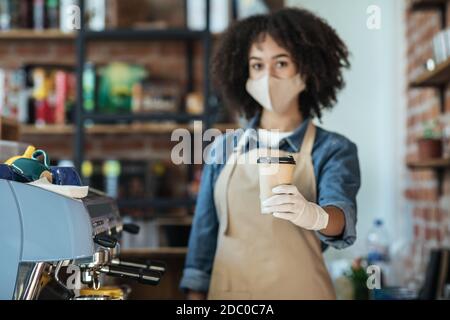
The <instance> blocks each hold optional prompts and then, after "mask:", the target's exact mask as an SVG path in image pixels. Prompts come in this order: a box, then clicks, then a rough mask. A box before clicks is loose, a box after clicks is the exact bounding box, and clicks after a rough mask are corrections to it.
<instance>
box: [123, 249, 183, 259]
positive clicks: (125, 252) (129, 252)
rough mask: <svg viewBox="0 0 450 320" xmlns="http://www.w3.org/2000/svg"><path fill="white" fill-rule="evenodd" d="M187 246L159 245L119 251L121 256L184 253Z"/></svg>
mask: <svg viewBox="0 0 450 320" xmlns="http://www.w3.org/2000/svg"><path fill="white" fill-rule="evenodd" d="M187 250H188V248H186V247H159V248H135V249H123V250H121V251H120V255H121V256H127V257H129V256H149V255H185V254H186V253H187Z"/></svg>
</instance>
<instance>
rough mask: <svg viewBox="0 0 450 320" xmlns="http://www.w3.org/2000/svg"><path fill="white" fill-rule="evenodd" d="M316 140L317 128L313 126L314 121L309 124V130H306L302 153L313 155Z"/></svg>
mask: <svg viewBox="0 0 450 320" xmlns="http://www.w3.org/2000/svg"><path fill="white" fill-rule="evenodd" d="M315 140H316V126H315V125H314V124H313V122H312V121H310V122H309V124H308V128H307V129H306V133H305V136H304V138H303V142H302V146H301V148H300V153H302V154H306V155H311V153H312V149H313V147H314V141H315Z"/></svg>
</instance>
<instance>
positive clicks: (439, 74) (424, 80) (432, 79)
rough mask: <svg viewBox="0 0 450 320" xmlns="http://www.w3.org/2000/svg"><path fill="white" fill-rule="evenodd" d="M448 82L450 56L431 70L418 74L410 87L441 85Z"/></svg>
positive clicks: (449, 80) (449, 77)
mask: <svg viewBox="0 0 450 320" xmlns="http://www.w3.org/2000/svg"><path fill="white" fill-rule="evenodd" d="M449 82H450V58H448V59H447V60H446V61H445V62H443V63H441V64H439V65H437V66H436V69H434V70H433V71H428V72H425V73H423V74H422V75H420V76H419V77H418V78H417V79H416V80H414V81H413V82H412V83H411V87H441V86H445V85H446V84H448V83H449Z"/></svg>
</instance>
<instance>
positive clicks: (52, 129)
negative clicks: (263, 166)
mask: <svg viewBox="0 0 450 320" xmlns="http://www.w3.org/2000/svg"><path fill="white" fill-rule="evenodd" d="M213 127H214V128H217V129H219V130H220V131H225V130H226V129H236V128H238V125H237V124H233V123H229V124H228V123H220V124H217V125H214V126H213ZM175 129H187V130H190V131H192V130H194V127H193V125H185V124H176V123H137V124H111V125H107V124H96V125H93V126H90V127H87V128H86V133H87V134H91V135H93V134H94V135H101V134H168V133H172V131H173V130H175ZM74 131H75V128H74V126H73V125H47V126H34V125H22V126H21V131H20V132H21V135H72V134H73V133H74Z"/></svg>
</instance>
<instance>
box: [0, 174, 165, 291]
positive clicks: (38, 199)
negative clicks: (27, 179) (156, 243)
mask: <svg viewBox="0 0 450 320" xmlns="http://www.w3.org/2000/svg"><path fill="white" fill-rule="evenodd" d="M122 232H130V233H137V232H139V228H138V227H137V226H135V225H132V224H123V222H122V220H121V217H120V215H119V210H118V208H117V205H116V203H115V201H114V200H113V199H111V198H109V197H107V196H105V195H104V194H103V193H101V192H98V191H95V190H90V191H89V193H88V196H87V197H85V198H83V199H73V198H69V197H66V196H64V195H60V194H57V193H55V192H51V191H47V190H45V189H42V188H40V187H37V186H32V185H29V184H25V183H20V182H14V181H9V180H2V179H0V246H1V249H0V300H4V299H8V300H9V299H14V300H22V299H24V300H37V299H89V297H87V296H86V295H84V296H82V295H80V292H83V290H86V289H88V290H91V292H92V290H94V291H95V290H101V288H102V286H103V284H104V283H105V282H107V281H108V280H109V281H110V280H111V279H110V278H109V277H119V278H126V279H134V280H136V281H138V282H140V283H143V284H148V285H157V284H158V283H159V281H160V279H161V277H162V275H163V274H164V272H165V266H164V264H163V263H159V262H157V263H155V262H151V261H146V262H144V263H141V262H139V263H137V262H128V261H122V260H121V259H120V256H119V254H120V243H119V240H120V237H121V234H122ZM93 297H94V296H93ZM96 297H97V298H98V297H99V296H98V295H97V296H96ZM106 298H107V297H106Z"/></svg>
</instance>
